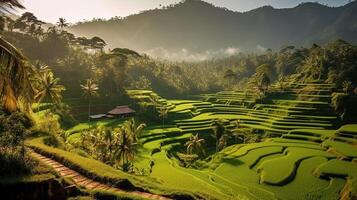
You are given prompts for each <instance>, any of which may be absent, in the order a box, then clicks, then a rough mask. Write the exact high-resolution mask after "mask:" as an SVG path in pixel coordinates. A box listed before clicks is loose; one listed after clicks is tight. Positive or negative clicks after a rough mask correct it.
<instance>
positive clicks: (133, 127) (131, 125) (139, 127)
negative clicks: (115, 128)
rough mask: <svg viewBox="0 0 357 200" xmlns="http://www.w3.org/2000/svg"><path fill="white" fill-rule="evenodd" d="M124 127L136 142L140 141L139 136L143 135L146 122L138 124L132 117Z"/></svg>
mask: <svg viewBox="0 0 357 200" xmlns="http://www.w3.org/2000/svg"><path fill="white" fill-rule="evenodd" d="M124 127H125V129H126V130H127V131H128V133H129V134H130V135H132V137H133V140H134V142H136V143H139V137H140V136H141V132H142V131H143V129H144V128H145V127H146V124H144V123H141V124H137V123H136V121H135V119H134V118H131V119H130V120H128V121H126V122H125V123H124Z"/></svg>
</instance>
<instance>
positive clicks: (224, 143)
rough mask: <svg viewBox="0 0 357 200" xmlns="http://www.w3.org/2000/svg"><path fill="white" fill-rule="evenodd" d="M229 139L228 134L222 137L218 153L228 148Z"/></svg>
mask: <svg viewBox="0 0 357 200" xmlns="http://www.w3.org/2000/svg"><path fill="white" fill-rule="evenodd" d="M228 139H229V136H228V135H227V134H224V135H222V137H221V138H219V141H218V145H217V152H218V151H221V150H222V149H224V148H226V146H227V143H228Z"/></svg>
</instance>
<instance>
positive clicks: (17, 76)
mask: <svg viewBox="0 0 357 200" xmlns="http://www.w3.org/2000/svg"><path fill="white" fill-rule="evenodd" d="M0 62H1V64H0V102H1V104H2V105H1V106H3V107H4V108H5V109H6V110H8V111H10V112H13V111H15V110H17V109H18V107H19V102H22V103H23V105H24V108H25V109H26V110H28V109H30V105H31V103H32V102H33V101H34V96H35V87H34V82H33V81H32V79H33V76H34V74H35V73H34V72H35V69H34V68H33V67H32V66H31V65H30V64H29V63H28V62H27V59H26V58H25V57H24V56H23V55H22V53H21V52H20V51H19V50H17V49H16V48H15V47H14V46H12V45H11V44H10V43H9V42H7V41H6V40H4V39H3V38H2V37H1V36H0Z"/></svg>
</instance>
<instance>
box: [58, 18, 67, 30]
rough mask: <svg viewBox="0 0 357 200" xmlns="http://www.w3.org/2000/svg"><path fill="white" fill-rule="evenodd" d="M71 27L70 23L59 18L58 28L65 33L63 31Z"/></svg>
mask: <svg viewBox="0 0 357 200" xmlns="http://www.w3.org/2000/svg"><path fill="white" fill-rule="evenodd" d="M68 25H69V23H67V21H66V19H65V18H62V17H61V18H59V19H58V22H57V27H58V28H60V29H61V31H62V32H63V29H64V28H66V27H67V26H68Z"/></svg>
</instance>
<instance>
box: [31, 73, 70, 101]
mask: <svg viewBox="0 0 357 200" xmlns="http://www.w3.org/2000/svg"><path fill="white" fill-rule="evenodd" d="M59 81H60V79H59V78H55V76H54V74H53V72H52V71H51V70H50V69H48V67H42V68H41V69H40V72H39V76H38V84H39V87H38V92H37V94H36V96H35V99H36V101H37V102H41V101H42V100H43V99H45V98H48V99H49V100H50V101H51V102H52V103H55V104H60V103H61V100H62V92H63V91H65V87H64V86H63V85H59V84H58V82H59Z"/></svg>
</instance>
